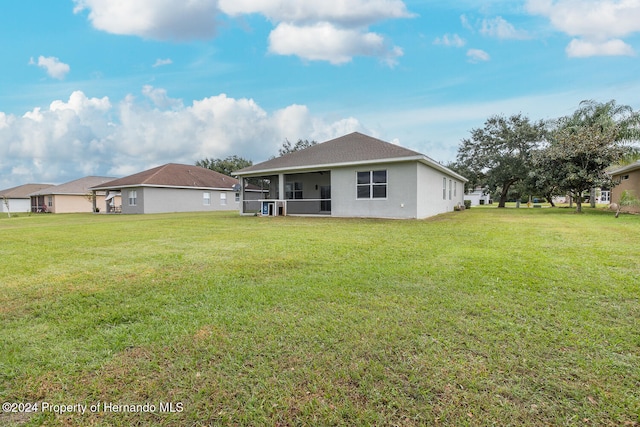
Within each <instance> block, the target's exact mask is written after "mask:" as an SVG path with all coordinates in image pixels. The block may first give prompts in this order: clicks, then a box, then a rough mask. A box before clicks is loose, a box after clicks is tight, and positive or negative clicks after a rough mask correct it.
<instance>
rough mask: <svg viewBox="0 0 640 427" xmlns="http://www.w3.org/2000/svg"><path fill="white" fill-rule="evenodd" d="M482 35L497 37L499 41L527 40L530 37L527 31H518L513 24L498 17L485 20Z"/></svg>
mask: <svg viewBox="0 0 640 427" xmlns="http://www.w3.org/2000/svg"><path fill="white" fill-rule="evenodd" d="M480 33H481V34H483V35H485V36H490V37H497V38H499V39H519V40H523V39H527V38H529V35H528V34H527V33H526V31H523V30H517V29H516V28H515V27H514V26H513V25H512V24H511V23H509V22H507V20H505V19H504V18H503V17H501V16H498V17H496V18H493V19H484V20H483V21H482V27H481V29H480Z"/></svg>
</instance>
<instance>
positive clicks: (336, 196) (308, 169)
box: [234, 132, 467, 218]
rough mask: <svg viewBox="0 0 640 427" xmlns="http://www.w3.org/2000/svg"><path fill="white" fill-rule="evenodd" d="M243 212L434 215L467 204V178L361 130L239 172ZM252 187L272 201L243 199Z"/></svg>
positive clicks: (383, 216)
mask: <svg viewBox="0 0 640 427" xmlns="http://www.w3.org/2000/svg"><path fill="white" fill-rule="evenodd" d="M234 175H235V176H238V177H239V178H240V179H241V180H242V182H243V185H242V189H241V192H240V199H241V204H240V213H241V214H256V213H260V214H262V215H324V216H334V217H371V218H427V217H430V216H433V215H437V214H440V213H444V212H450V211H453V210H454V208H455V207H456V206H459V205H462V204H463V197H464V183H465V182H467V179H466V178H464V177H463V176H461V175H459V174H457V173H455V172H454V171H452V170H450V169H448V168H446V167H445V166H443V165H441V164H440V163H438V162H436V161H435V160H433V159H431V158H429V157H427V156H425V155H424V154H421V153H418V152H416V151H413V150H409V149H407V148H404V147H400V146H398V145H395V144H391V143H388V142H385V141H382V140H379V139H376V138H373V137H370V136H367V135H363V134H361V133H358V132H355V133H351V134H349V135H345V136H342V137H340V138H336V139H332V140H330V141H327V142H324V143H321V144H317V145H314V146H311V147H309V148H306V149H304V150H300V151H296V152H293V153H289V154H287V155H284V156H282V157H278V158H275V159H271V160H267V161H266V162H262V163H258V164H256V165H253V166H250V167H247V168H244V169H241V170H239V171H236V172H234ZM249 182H252V183H254V184H255V183H261V185H263V186H264V190H265V194H266V197H265V199H263V200H259V201H255V200H250V198H248V197H244V193H245V191H244V190H245V188H247V185H248V183H249Z"/></svg>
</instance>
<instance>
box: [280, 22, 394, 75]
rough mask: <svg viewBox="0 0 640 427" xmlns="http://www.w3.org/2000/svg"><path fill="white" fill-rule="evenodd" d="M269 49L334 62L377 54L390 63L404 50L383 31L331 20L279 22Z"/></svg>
mask: <svg viewBox="0 0 640 427" xmlns="http://www.w3.org/2000/svg"><path fill="white" fill-rule="evenodd" d="M269 51H270V52H272V53H277V54H279V55H297V56H299V57H301V58H303V59H307V60H311V61H318V60H320V61H329V62H331V63H332V64H343V63H346V62H349V61H351V59H352V57H353V56H354V55H362V56H375V57H380V58H383V60H384V61H385V62H387V64H389V65H390V66H393V65H395V64H396V62H397V58H398V57H400V56H402V54H403V52H402V49H400V48H399V47H397V46H394V47H392V48H390V47H389V46H388V44H387V42H386V41H385V40H384V38H383V37H382V36H381V35H379V34H376V33H361V32H359V31H357V30H349V29H341V28H336V27H335V26H334V25H332V24H330V23H327V22H324V23H318V24H315V25H312V26H296V25H291V24H285V23H282V24H279V25H278V26H277V27H276V29H275V30H273V31H272V32H271V35H270V36H269Z"/></svg>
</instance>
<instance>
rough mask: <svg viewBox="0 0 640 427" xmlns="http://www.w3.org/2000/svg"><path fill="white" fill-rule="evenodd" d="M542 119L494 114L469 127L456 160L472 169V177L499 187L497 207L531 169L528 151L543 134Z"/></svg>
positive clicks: (536, 144) (493, 186)
mask: <svg viewBox="0 0 640 427" xmlns="http://www.w3.org/2000/svg"><path fill="white" fill-rule="evenodd" d="M543 131H544V124H543V122H535V123H532V122H531V121H530V120H529V118H528V117H525V116H523V115H521V114H515V115H512V116H510V117H504V116H500V115H497V116H493V117H490V118H489V119H488V120H487V121H486V122H485V123H484V127H483V128H476V129H472V130H471V137H470V138H466V139H463V140H462V143H461V145H460V146H459V148H458V156H457V160H456V162H457V164H458V165H460V166H462V167H465V168H466V169H467V170H469V171H470V172H471V174H472V175H471V176H470V177H469V178H470V179H472V180H473V181H476V182H477V183H478V184H480V181H484V182H483V183H482V184H484V185H486V186H487V187H488V188H489V190H490V191H492V192H493V191H499V193H500V200H499V202H498V207H500V208H503V207H505V203H506V201H507V197H508V195H509V190H510V189H511V187H512V186H513V185H514V184H516V183H518V182H520V181H522V180H524V179H525V178H526V177H527V176H528V174H529V170H530V169H531V153H532V151H533V150H534V149H535V148H536V147H537V146H538V145H539V144H540V142H541V140H542V138H543V135H544V132H543Z"/></svg>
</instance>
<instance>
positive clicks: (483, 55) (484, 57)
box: [467, 49, 491, 63]
mask: <svg viewBox="0 0 640 427" xmlns="http://www.w3.org/2000/svg"><path fill="white" fill-rule="evenodd" d="M467 58H469V62H473V63H477V62H481V61H482V62H486V61H489V60H490V59H491V57H490V56H489V54H488V53H487V52H485V51H484V50H481V49H469V50H468V51H467Z"/></svg>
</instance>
